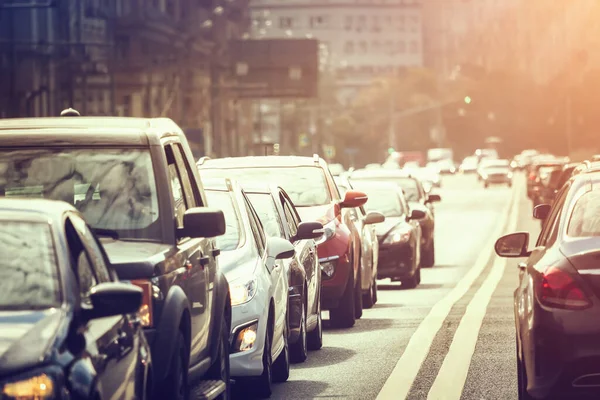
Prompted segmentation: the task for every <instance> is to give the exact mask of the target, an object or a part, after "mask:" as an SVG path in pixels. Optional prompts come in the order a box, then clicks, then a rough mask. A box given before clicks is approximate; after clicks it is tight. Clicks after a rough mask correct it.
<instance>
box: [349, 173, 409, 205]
mask: <svg viewBox="0 0 600 400" xmlns="http://www.w3.org/2000/svg"><path fill="white" fill-rule="evenodd" d="M352 180H353V181H359V180H360V181H366V180H368V181H379V182H391V183H394V184H396V185H398V186H400V187H401V188H402V190H403V191H404V197H405V198H406V201H419V199H420V194H419V186H418V183H417V181H416V180H415V179H413V178H404V177H394V176H390V177H384V176H378V177H375V176H373V177H367V176H364V177H363V176H361V177H356V178H355V177H352Z"/></svg>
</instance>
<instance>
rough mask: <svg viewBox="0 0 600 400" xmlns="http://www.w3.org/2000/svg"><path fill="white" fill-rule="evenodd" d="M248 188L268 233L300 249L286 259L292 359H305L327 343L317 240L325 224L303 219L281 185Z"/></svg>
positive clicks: (246, 186) (248, 185)
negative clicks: (322, 317)
mask: <svg viewBox="0 0 600 400" xmlns="http://www.w3.org/2000/svg"><path fill="white" fill-rule="evenodd" d="M244 188H245V192H246V195H247V196H248V199H250V202H251V203H252V205H253V206H254V209H255V210H256V212H257V213H258V216H259V218H260V220H261V222H262V224H263V226H264V227H265V233H266V234H267V236H271V237H280V238H283V239H286V240H289V241H290V242H291V243H292V244H293V245H294V247H295V249H296V253H295V255H294V257H293V258H292V259H290V260H289V263H287V262H286V267H287V273H288V282H289V291H288V294H289V300H288V301H289V302H288V325H289V343H290V356H291V358H292V361H294V362H303V361H305V360H306V358H307V356H308V352H307V350H319V349H320V348H321V347H322V346H323V322H322V320H321V301H320V299H321V273H320V266H319V259H318V257H317V246H316V243H315V240H314V239H317V238H320V237H321V236H323V233H324V231H323V224H321V223H320V222H311V221H304V222H302V221H301V220H300V216H299V215H298V212H297V211H296V207H294V204H293V203H292V200H291V199H290V197H289V196H288V195H287V193H286V192H285V191H284V190H283V189H282V188H280V187H278V186H266V185H264V186H263V185H259V184H245V185H244Z"/></svg>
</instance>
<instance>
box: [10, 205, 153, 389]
mask: <svg viewBox="0 0 600 400" xmlns="http://www.w3.org/2000/svg"><path fill="white" fill-rule="evenodd" d="M0 219H1V220H2V223H0V227H1V228H0V252H1V253H2V261H1V262H0V343H1V345H0V398H1V399H122V398H126V397H127V398H136V399H146V398H148V396H150V394H151V390H152V387H151V386H150V385H151V383H150V382H151V381H152V377H151V368H152V364H151V359H150V348H149V346H148V344H147V342H146V338H145V336H144V333H143V330H142V322H141V320H140V317H139V315H138V314H137V311H138V309H139V308H140V306H141V305H142V297H143V294H142V289H140V288H138V287H137V286H134V285H132V284H130V283H124V282H118V280H117V279H116V274H115V273H114V272H113V271H112V268H111V266H110V264H109V262H108V258H107V257H106V254H105V253H104V250H103V248H102V246H101V245H100V242H99V241H98V239H97V238H96V236H95V235H94V233H93V232H92V230H91V229H90V227H89V226H88V225H87V224H86V222H85V221H84V220H83V217H82V216H81V214H80V213H79V212H78V211H77V210H76V209H75V208H74V207H72V206H70V205H69V204H67V203H63V202H57V201H51V200H41V199H30V200H23V199H18V200H16V199H3V200H0Z"/></svg>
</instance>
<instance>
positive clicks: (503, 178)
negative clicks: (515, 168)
mask: <svg viewBox="0 0 600 400" xmlns="http://www.w3.org/2000/svg"><path fill="white" fill-rule="evenodd" d="M479 174H480V177H481V180H483V187H485V188H488V187H489V186H490V185H494V184H506V185H508V187H511V186H512V179H513V173H512V170H511V168H510V161H508V160H500V159H498V160H489V161H487V162H486V163H484V164H483V165H482V166H481V167H480V169H479Z"/></svg>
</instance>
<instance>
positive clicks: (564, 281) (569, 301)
mask: <svg viewBox="0 0 600 400" xmlns="http://www.w3.org/2000/svg"><path fill="white" fill-rule="evenodd" d="M539 299H540V303H542V304H543V305H545V306H547V307H553V308H562V309H565V310H583V309H585V308H588V307H591V305H592V303H591V302H590V300H589V299H588V297H587V296H586V295H585V293H584V292H583V289H582V288H581V287H580V286H579V285H578V284H577V282H575V280H574V279H573V277H572V276H571V275H570V274H569V273H567V272H565V271H563V270H561V269H560V268H556V267H549V268H548V269H546V271H545V272H544V274H543V276H542V283H541V289H540V296H539Z"/></svg>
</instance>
